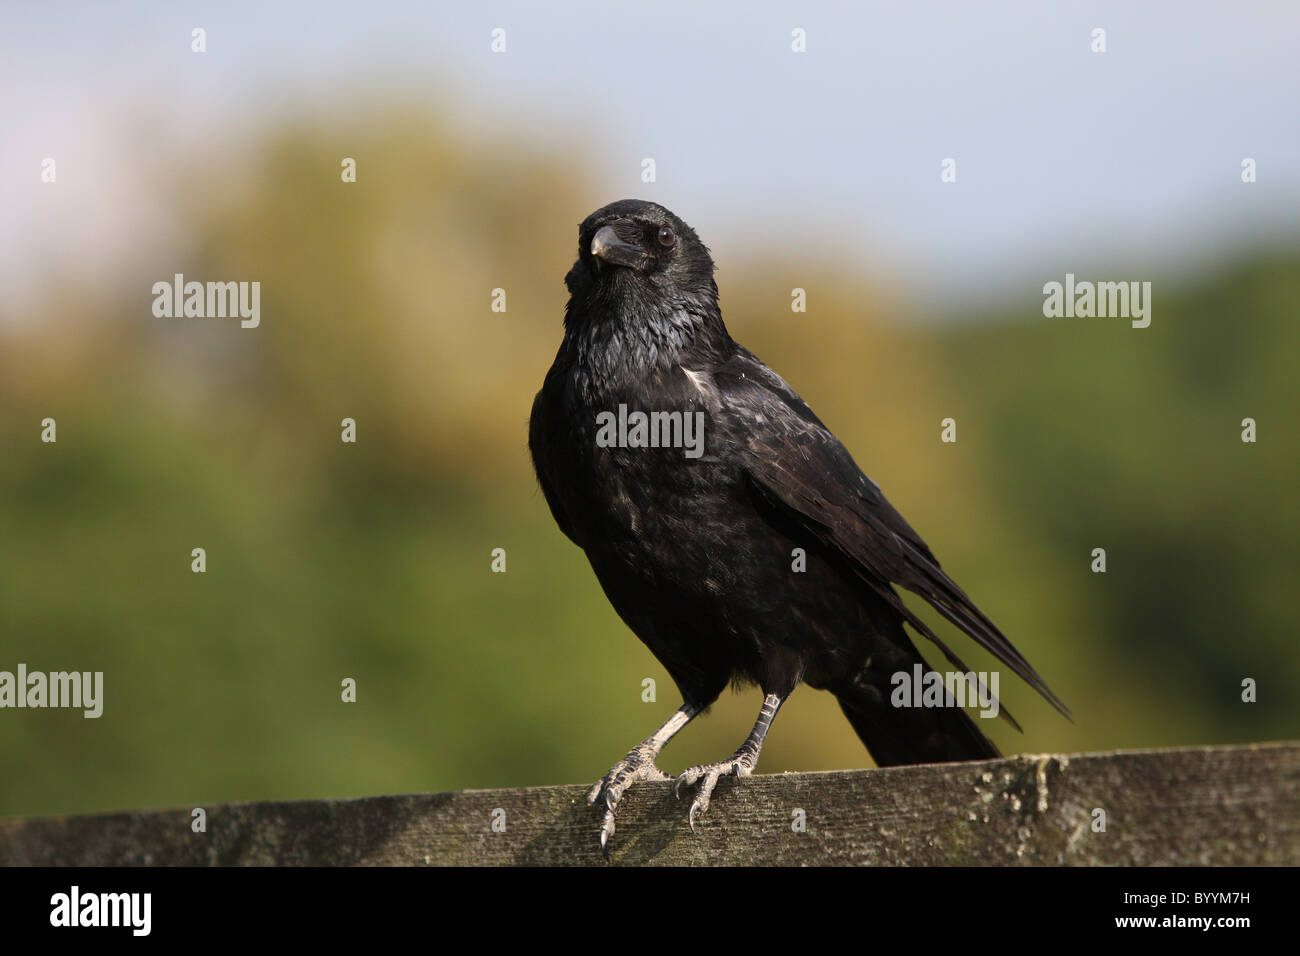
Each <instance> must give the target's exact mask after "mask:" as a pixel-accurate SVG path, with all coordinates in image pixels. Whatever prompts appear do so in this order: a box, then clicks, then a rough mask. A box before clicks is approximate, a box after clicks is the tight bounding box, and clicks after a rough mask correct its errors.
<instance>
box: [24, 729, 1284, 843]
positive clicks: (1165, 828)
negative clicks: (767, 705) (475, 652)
mask: <svg viewBox="0 0 1300 956" xmlns="http://www.w3.org/2000/svg"><path fill="white" fill-rule="evenodd" d="M585 790H586V786H585V785H582V786H576V785H575V786H564V787H533V788H527V789H515V790H465V791H461V792H458V793H440V794H428V795H418V796H398V797H372V798H365V799H356V800H312V801H300V802H288V803H242V804H229V805H224V806H214V807H209V808H207V832H206V833H193V832H191V830H190V823H191V817H190V810H189V809H184V810H167V811H158V812H140V813H114V814H102V815H93V816H77V817H66V818H51V819H31V820H8V821H2V822H0V864H3V865H22V864H37V865H42V864H55V865H60V864H76V865H120V864H129V865H141V864H143V865H150V864H152V865H208V864H216V865H228V864H251V865H272V864H277V865H295V864H312V865H383V864H415V865H420V864H450V865H484V864H487V865H492V864H525V865H527V864H544V865H557V864H558V865H574V864H599V863H602V862H603V860H602V857H601V854H600V852H599V849H598V847H597V830H598V825H599V819H598V816H597V814H596V812H595V811H594V810H592V809H590V808H589V807H587V805H586V803H585V801H584V799H583V795H584V792H585ZM687 806H688V802H686V801H683V802H679V801H678V800H677V799H675V798H674V796H673V792H672V787H671V785H670V784H666V783H658V784H641V785H639V786H638V787H636V788H635V789H633V790H632V791H631V792H630V793H629V794H628V796H627V797H626V798H625V800H624V804H623V806H622V808H620V812H619V819H618V832H617V833H616V834H615V837H614V854H613V861H614V862H615V863H624V864H678V865H756V864H775V865H818V864H886V865H945V864H950V865H982V864H992V865H1006V864H1011V865H1014V864H1079V865H1098V864H1100V865H1139V866H1141V865H1151V864H1190V865H1203V864H1214V865H1226V864H1238V865H1240V864H1246V865H1249V864H1286V865H1292V866H1294V865H1300V743H1280V744H1258V745H1248V746H1241V747H1213V748H1191V749H1179V750H1162V751H1131V752H1116V753H1098V754H1074V755H1069V756H1066V755H1059V754H1050V755H1038V756H1020V757H1013V758H1007V759H1003V760H993V761H984V762H980V763H962V764H940V765H929V766H921V767H901V768H896V769H891V770H855V771H844V772H835V773H800V774H770V775H759V776H755V777H751V778H749V779H747V780H744V781H741V782H739V783H736V782H735V781H734V780H724V781H723V782H721V783H720V784H719V785H718V789H717V791H716V792H715V794H714V800H713V805H712V806H711V807H710V809H709V811H708V814H707V815H706V816H705V817H704V819H703V821H702V824H701V825H699V826H698V828H697V832H696V833H694V834H692V833H691V830H690V828H689V826H688V825H687V822H686V812H687ZM498 810H501V811H504V814H505V816H504V822H505V831H504V832H494V830H493V828H492V822H493V818H494V812H495V811H498ZM799 810H802V811H803V813H804V815H805V817H806V831H805V832H795V830H794V828H793V827H792V822H793V819H794V814H795V813H796V811H799ZM1097 810H1101V811H1104V812H1105V817H1106V819H1105V823H1106V828H1105V830H1104V832H1094V830H1093V820H1094V818H1095V811H1097ZM498 817H499V814H498Z"/></svg>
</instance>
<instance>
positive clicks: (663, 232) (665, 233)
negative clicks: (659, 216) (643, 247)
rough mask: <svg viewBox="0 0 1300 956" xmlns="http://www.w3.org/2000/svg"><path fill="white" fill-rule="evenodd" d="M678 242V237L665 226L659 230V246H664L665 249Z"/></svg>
mask: <svg viewBox="0 0 1300 956" xmlns="http://www.w3.org/2000/svg"><path fill="white" fill-rule="evenodd" d="M676 241H677V236H676V234H675V233H674V232H673V231H672V229H670V228H668V227H667V226H664V227H663V228H662V229H660V230H659V245H661V246H663V247H664V248H665V249H667V248H668V247H670V246H671V245H672V244H673V243H674V242H676Z"/></svg>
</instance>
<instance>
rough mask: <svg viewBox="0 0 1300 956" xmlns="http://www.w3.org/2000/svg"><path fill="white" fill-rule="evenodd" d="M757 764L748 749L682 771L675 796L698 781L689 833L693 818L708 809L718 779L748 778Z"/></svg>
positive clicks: (753, 754)
mask: <svg viewBox="0 0 1300 956" xmlns="http://www.w3.org/2000/svg"><path fill="white" fill-rule="evenodd" d="M757 763H758V755H757V754H756V753H752V752H750V751H749V750H748V749H742V750H740V751H738V752H737V753H735V754H733V755H732V757H731V759H729V760H722V761H719V762H718V763H710V764H705V765H703V766H701V767H691V768H689V769H687V770H683V771H682V773H681V776H679V777H678V778H677V786H676V791H677V796H678V799H680V798H681V795H682V787H689V786H692V785H693V784H694V783H695V782H696V781H700V786H699V789H698V790H696V791H695V799H694V800H693V801H691V813H690V822H691V832H692V833H694V832H695V817H696V816H697V815H699V816H703V815H704V811H706V810H708V809H709V797H711V796H712V795H713V788H714V787H716V786H717V785H718V778H719V777H725V776H726V775H727V774H729V773H734V774H735V775H736V776H737V777H748V776H749V775H750V774H752V773H753V772H754V766H755V765H756V764H757Z"/></svg>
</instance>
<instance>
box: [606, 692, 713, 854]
mask: <svg viewBox="0 0 1300 956" xmlns="http://www.w3.org/2000/svg"><path fill="white" fill-rule="evenodd" d="M699 712H700V711H699V708H697V707H693V706H691V705H690V704H682V706H680V707H678V708H677V709H676V710H675V711H673V715H672V716H671V717H669V718H668V719H667V720H666V721H665V722H664V725H663V726H662V727H660V728H659V729H658V730H656V731H655V732H654V733H653V734H651V735H650V736H649V737H647V738H646V739H645V740H643V741H641V742H640V743H639V744H637V745H636V746H635V747H633V748H632V749H631V750H629V751H628V753H627V756H626V757H624V758H623V759H622V760H620V761H619V762H618V763H616V764H614V766H613V767H611V768H610V769H609V773H607V774H605V776H604V777H603V778H602V779H600V780H598V781H596V783H595V785H594V786H592V788H591V789H590V790H589V791H587V803H588V804H589V805H592V806H595V804H596V801H597V800H600V799H601V798H602V796H603V797H604V800H605V821H604V823H602V824H601V827H600V849H601V852H603V853H604V854H605V856H609V840H610V837H612V836H613V835H614V815H615V814H616V813H617V812H618V802H619V801H620V800H622V799H623V794H624V793H626V792H627V790H628V788H629V787H631V786H632V784H634V783H636V782H637V781H638V780H671V779H672V777H670V776H668V774H666V773H664V772H663V771H662V770H660V769H659V768H658V767H656V766H655V758H656V757H658V756H659V751H661V750H663V749H664V747H665V746H666V745H667V743H668V741H670V740H672V739H673V736H674V735H675V734H676V733H677V731H679V730H681V729H682V728H683V727H685V726H686V725H687V724H688V723H690V720H691V718H692V717H694V716H695V715H696V714H698V713H699Z"/></svg>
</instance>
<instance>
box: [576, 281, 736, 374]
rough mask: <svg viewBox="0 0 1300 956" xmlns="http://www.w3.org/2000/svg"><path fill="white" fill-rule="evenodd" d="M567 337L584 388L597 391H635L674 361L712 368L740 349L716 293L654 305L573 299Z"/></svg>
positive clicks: (680, 364)
mask: <svg viewBox="0 0 1300 956" xmlns="http://www.w3.org/2000/svg"><path fill="white" fill-rule="evenodd" d="M564 339H565V346H566V347H567V348H568V349H569V350H570V356H571V358H572V361H573V366H574V370H575V374H577V375H578V377H579V378H580V379H582V382H581V384H582V386H583V391H584V392H588V393H596V394H611V393H618V392H624V391H629V390H631V391H635V390H636V389H637V386H638V385H639V384H641V383H644V382H646V381H647V380H648V379H650V378H651V377H652V376H653V375H654V373H655V372H656V371H662V370H666V369H668V368H669V367H671V366H674V365H678V366H682V367H685V368H688V369H693V370H694V369H707V368H712V367H714V366H715V365H717V364H720V363H721V362H723V361H725V360H726V358H727V357H729V356H730V354H731V353H732V352H733V351H734V350H735V348H736V344H735V342H733V341H732V339H731V336H730V335H729V334H728V333H727V327H726V325H725V324H723V321H722V313H721V312H720V311H719V309H718V304H717V300H716V299H715V298H713V297H712V296H709V297H703V296H701V297H699V298H695V297H682V298H679V299H676V300H674V301H672V302H665V303H657V304H656V305H655V306H654V307H652V308H645V307H644V306H642V307H641V308H618V307H615V308H609V307H608V306H606V307H604V308H601V307H600V306H598V305H594V304H583V305H579V304H577V303H576V302H575V300H573V299H570V300H569V306H568V309H567V310H566V313H565V319H564Z"/></svg>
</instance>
